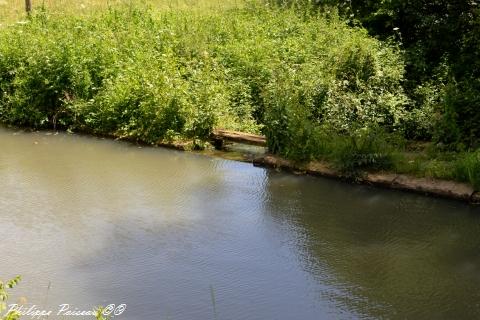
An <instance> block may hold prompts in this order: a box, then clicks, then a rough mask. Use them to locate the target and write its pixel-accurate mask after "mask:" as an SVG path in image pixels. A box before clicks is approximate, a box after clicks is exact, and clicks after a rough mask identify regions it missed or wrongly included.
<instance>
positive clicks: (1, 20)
mask: <svg viewBox="0 0 480 320" xmlns="http://www.w3.org/2000/svg"><path fill="white" fill-rule="evenodd" d="M244 3H245V1H244V0H32V5H33V10H39V9H40V8H42V7H45V8H46V9H47V10H48V12H49V13H50V14H55V15H63V14H75V15H85V14H89V13H91V12H92V11H99V10H105V9H107V8H108V7H110V6H117V5H121V4H145V5H148V6H152V7H153V8H156V9H158V10H184V9H189V10H225V9H230V8H236V7H241V6H243V4H244ZM24 18H25V0H0V26H1V25H6V24H11V23H15V22H18V21H21V20H23V19H24Z"/></svg>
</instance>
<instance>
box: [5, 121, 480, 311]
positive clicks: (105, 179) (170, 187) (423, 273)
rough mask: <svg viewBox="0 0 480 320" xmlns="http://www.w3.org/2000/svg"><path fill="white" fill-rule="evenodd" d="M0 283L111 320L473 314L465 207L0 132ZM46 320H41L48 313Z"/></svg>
mask: <svg viewBox="0 0 480 320" xmlns="http://www.w3.org/2000/svg"><path fill="white" fill-rule="evenodd" d="M0 219H1V220H0V222H1V223H0V235H1V237H2V241H0V261H1V264H0V266H1V268H0V277H2V278H8V277H11V276H13V275H14V274H17V273H19V274H22V275H23V278H24V281H23V282H22V283H21V285H20V286H19V287H18V290H17V292H18V296H20V295H24V296H26V297H27V298H28V300H29V302H30V303H33V304H36V305H39V306H42V307H47V308H53V309H55V308H56V306H57V305H58V304H61V303H70V304H72V305H73V306H75V307H78V308H89V307H92V306H96V305H100V304H103V305H106V304H109V303H115V304H121V303H126V304H127V311H126V313H125V314H124V315H123V316H122V317H121V318H124V319H215V318H218V319H336V318H342V319H345V318H347V319H348V318H388V319H397V318H398V319H404V318H413V319H418V318H429V319H431V318H445V319H452V318H456V319H461V318H476V317H479V316H480V306H479V303H480V289H478V288H480V232H479V231H480V211H479V209H475V208H470V207H468V206H466V205H463V204H461V203H455V202H449V201H444V200H438V199H431V198H426V197H422V196H417V195H411V194H406V193H399V192H393V191H384V190H379V189H373V188H367V187H362V186H352V185H348V184H343V183H340V182H336V181H331V180H324V179H319V178H311V177H299V176H292V175H287V174H281V173H277V172H274V171H268V170H264V169H259V168H255V167H253V166H251V165H249V164H244V163H238V162H232V161H226V160H221V159H214V158H209V157H205V156H201V155H193V154H189V153H181V152H175V151H171V150H164V149H159V148H139V147H137V146H134V145H131V144H125V143H120V142H113V141H108V140H102V139H97V138H87V137H80V136H75V135H66V134H57V135H54V134H50V133H21V132H13V131H8V130H5V129H0ZM53 318H54V317H53Z"/></svg>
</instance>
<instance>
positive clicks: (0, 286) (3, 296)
mask: <svg viewBox="0 0 480 320" xmlns="http://www.w3.org/2000/svg"><path fill="white" fill-rule="evenodd" d="M20 280H21V277H20V276H16V277H15V278H13V279H12V280H10V281H8V282H6V283H3V282H2V281H0V320H16V319H19V318H20V314H19V313H17V312H15V311H14V312H7V313H6V314H5V315H3V313H4V311H5V310H7V301H8V296H9V291H10V289H13V288H14V287H15V286H16V285H17V284H18V283H19V282H20Z"/></svg>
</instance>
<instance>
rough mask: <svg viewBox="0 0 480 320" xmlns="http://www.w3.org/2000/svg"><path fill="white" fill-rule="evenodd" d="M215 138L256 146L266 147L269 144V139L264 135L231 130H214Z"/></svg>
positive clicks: (213, 135) (213, 136)
mask: <svg viewBox="0 0 480 320" xmlns="http://www.w3.org/2000/svg"><path fill="white" fill-rule="evenodd" d="M212 138H213V139H214V140H227V141H233V142H238V143H245V144H251V145H255V146H261V147H265V146H266V145H267V139H266V138H265V137H264V136H259V135H256V134H250V133H244V132H238V131H229V130H221V129H218V130H214V131H213V134H212Z"/></svg>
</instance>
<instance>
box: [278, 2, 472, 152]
mask: <svg viewBox="0 0 480 320" xmlns="http://www.w3.org/2000/svg"><path fill="white" fill-rule="evenodd" d="M273 2H274V3H276V4H280V5H284V6H293V7H296V8H297V9H300V10H301V11H303V10H305V9H310V10H312V9H313V8H315V9H317V8H320V9H321V10H331V8H332V7H335V8H337V9H338V10H339V12H340V13H341V14H342V15H343V16H344V17H345V19H348V21H349V22H350V23H351V24H352V25H358V24H360V25H362V26H364V27H365V28H367V29H368V31H369V33H370V34H371V35H374V36H376V37H378V38H380V39H382V40H393V41H395V42H396V43H398V44H399V45H400V46H401V48H402V49H403V50H404V52H405V53H404V57H405V61H406V65H405V67H406V68H405V70H406V75H405V79H406V81H405V82H404V83H403V87H404V88H405V90H406V93H407V94H408V96H409V97H410V98H411V103H410V105H411V106H410V108H413V109H416V108H424V109H427V110H428V109H429V108H433V109H435V110H434V111H435V112H436V117H435V119H434V120H435V122H436V123H435V125H433V126H431V127H430V128H429V130H420V131H417V132H415V133H414V134H413V135H408V137H409V138H416V139H419V138H420V139H432V138H433V139H434V140H435V141H437V142H442V143H446V144H448V145H449V147H450V148H453V149H457V150H463V149H465V148H468V147H473V148H475V147H478V146H479V145H480V112H478V111H479V107H480V73H479V70H480V68H479V67H480V36H479V35H480V2H478V1H476V0H454V1H437V0H408V1H406V0H384V1H364V0H275V1H273ZM422 129H424V128H422Z"/></svg>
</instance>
